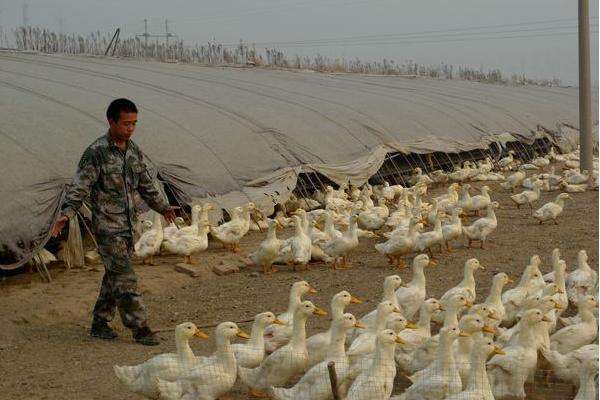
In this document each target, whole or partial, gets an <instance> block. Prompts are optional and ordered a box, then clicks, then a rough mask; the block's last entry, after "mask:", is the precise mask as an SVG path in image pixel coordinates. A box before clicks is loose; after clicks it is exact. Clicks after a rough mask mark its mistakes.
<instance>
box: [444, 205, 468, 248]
mask: <svg viewBox="0 0 600 400" xmlns="http://www.w3.org/2000/svg"><path fill="white" fill-rule="evenodd" d="M461 213H462V208H460V207H453V208H452V215H451V217H450V222H449V223H446V224H444V225H442V235H443V237H444V242H445V244H446V250H448V251H449V252H452V251H454V250H453V249H452V247H450V242H451V241H452V240H456V239H460V238H461V237H462V234H463V231H462V228H463V225H462V220H461V219H460V214H461Z"/></svg>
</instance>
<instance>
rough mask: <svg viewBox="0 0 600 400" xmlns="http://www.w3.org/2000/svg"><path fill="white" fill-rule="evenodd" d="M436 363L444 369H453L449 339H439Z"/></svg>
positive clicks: (450, 340)
mask: <svg viewBox="0 0 600 400" xmlns="http://www.w3.org/2000/svg"><path fill="white" fill-rule="evenodd" d="M438 362H439V363H440V365H441V366H443V367H445V368H453V366H454V354H453V352H452V339H451V338H449V337H441V338H440V347H439V349H438Z"/></svg>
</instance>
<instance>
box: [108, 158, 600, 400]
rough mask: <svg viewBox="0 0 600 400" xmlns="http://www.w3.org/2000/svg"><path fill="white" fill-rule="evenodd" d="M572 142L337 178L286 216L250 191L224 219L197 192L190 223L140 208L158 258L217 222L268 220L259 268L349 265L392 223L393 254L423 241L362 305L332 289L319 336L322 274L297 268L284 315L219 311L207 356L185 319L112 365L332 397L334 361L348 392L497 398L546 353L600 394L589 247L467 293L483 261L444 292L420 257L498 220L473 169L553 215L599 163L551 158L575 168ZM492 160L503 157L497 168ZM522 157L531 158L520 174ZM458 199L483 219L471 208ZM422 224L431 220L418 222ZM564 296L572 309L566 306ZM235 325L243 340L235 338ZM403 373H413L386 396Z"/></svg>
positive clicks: (201, 242)
mask: <svg viewBox="0 0 600 400" xmlns="http://www.w3.org/2000/svg"><path fill="white" fill-rule="evenodd" d="M577 157H578V155H577V153H571V154H567V155H558V154H555V153H554V152H553V151H552V152H551V153H550V154H548V155H547V156H546V157H537V158H535V159H534V160H532V162H531V163H529V164H522V165H520V166H519V165H518V160H516V159H515V158H513V153H512V152H510V153H509V154H508V156H507V157H505V158H503V159H501V160H499V161H498V162H497V163H495V164H494V163H492V162H491V160H490V159H486V160H484V161H480V162H478V163H473V162H465V163H464V164H463V166H462V167H461V168H458V169H456V170H455V171H454V172H451V173H446V172H443V171H434V172H433V173H430V174H424V173H423V171H421V170H420V169H417V170H415V174H414V176H413V177H412V179H411V181H412V183H413V186H411V187H403V186H401V185H390V184H389V183H387V182H385V183H384V184H383V185H379V186H371V185H369V184H365V185H364V186H363V187H362V188H357V187H355V186H350V185H347V186H346V187H341V188H340V189H337V190H336V189H334V188H333V187H331V186H328V187H326V188H325V190H324V191H323V192H322V193H321V192H317V193H315V195H314V199H297V198H293V199H291V202H293V204H295V205H296V206H297V207H296V208H295V210H293V211H292V212H291V214H290V215H291V217H288V216H286V214H285V213H284V212H278V213H277V214H276V215H275V217H274V218H273V219H268V218H266V217H264V215H261V213H259V212H258V210H256V207H255V205H254V204H252V203H248V204H246V205H244V206H242V207H238V208H235V209H233V210H231V211H230V212H229V215H230V216H231V220H230V221H229V222H226V223H223V224H222V225H219V226H213V225H212V224H211V223H210V222H209V218H208V212H209V211H210V210H211V209H212V207H213V206H212V205H211V204H204V205H199V206H195V207H193V208H192V223H191V225H189V226H186V225H185V224H184V223H183V220H181V219H177V220H176V221H175V222H174V223H173V224H171V225H169V226H167V227H165V228H164V229H163V227H162V224H161V220H160V217H159V216H155V217H154V218H153V221H152V222H150V221H144V222H143V223H142V229H143V230H142V234H141V237H140V239H139V240H138V242H137V243H136V248H135V250H136V253H137V254H138V255H139V256H140V257H141V258H142V259H143V260H144V262H150V263H152V257H153V256H154V255H156V254H158V253H159V252H161V251H162V252H165V253H173V254H178V255H181V256H183V257H185V261H186V262H188V263H192V262H193V261H192V259H191V257H192V256H193V255H194V254H198V253H200V252H202V251H204V250H206V248H207V247H208V235H209V234H210V235H211V236H212V237H213V238H214V239H215V240H217V241H219V242H221V243H222V244H223V245H224V246H225V247H227V248H230V249H231V250H232V251H236V252H237V251H239V249H240V247H239V243H240V241H241V240H242V238H243V237H244V236H245V235H246V234H247V233H248V232H249V231H250V230H252V229H255V228H259V229H261V230H263V229H267V230H268V232H267V235H266V238H265V239H264V240H263V241H262V242H261V243H260V245H259V246H258V248H257V249H256V250H255V251H254V252H253V253H251V254H250V255H249V256H248V259H249V263H252V264H254V265H256V266H259V267H260V268H262V270H263V272H264V273H266V274H268V273H272V272H275V271H276V269H275V268H274V267H273V265H274V264H281V265H288V266H290V267H293V268H294V269H297V268H307V266H308V264H309V262H311V261H320V262H326V263H329V264H330V265H331V266H332V268H334V269H338V268H348V267H350V262H349V260H348V254H349V253H350V252H351V251H352V250H354V249H355V248H356V247H357V246H358V245H359V239H360V238H361V237H371V238H373V237H383V238H384V239H385V241H383V242H381V243H378V244H376V245H375V249H376V250H377V251H378V252H379V253H381V254H382V255H385V256H386V257H387V259H388V261H389V262H390V264H392V265H396V266H398V267H402V266H404V265H405V264H406V262H405V260H404V258H405V257H407V256H410V255H415V256H414V258H413V260H412V271H413V275H412V279H411V281H410V282H409V283H407V284H404V283H402V280H401V278H400V277H399V276H397V275H391V276H389V277H387V278H386V279H385V281H384V284H383V296H382V298H381V303H379V304H378V306H377V307H375V309H373V310H372V311H371V312H369V313H367V314H365V315H364V316H363V317H362V318H360V319H357V318H355V317H354V316H353V315H352V314H349V313H346V312H345V308H346V307H347V306H349V305H350V304H353V303H359V302H360V300H359V299H357V298H356V297H354V296H352V295H351V294H350V293H348V292H347V291H342V292H340V293H338V294H336V295H335V296H333V298H332V300H331V318H332V323H331V326H330V328H329V329H328V330H327V331H324V332H320V333H317V334H316V335H314V336H311V337H307V335H306V328H305V326H306V323H307V320H308V319H309V318H310V316H311V315H324V314H325V312H324V311H322V310H321V309H319V308H318V307H316V306H315V305H313V304H312V303H311V302H310V301H304V300H303V299H302V297H303V296H304V295H306V294H309V293H311V292H314V289H313V288H312V287H311V286H310V285H309V284H308V283H306V282H297V283H295V284H294V285H293V286H292V289H291V291H290V299H289V304H288V309H287V311H286V312H285V313H283V314H281V315H278V316H275V315H274V314H272V313H270V312H264V313H261V314H258V315H257V316H256V318H255V322H254V324H253V326H252V332H251V335H247V334H245V333H244V332H243V331H241V330H240V329H239V328H238V327H237V325H236V324H235V323H232V322H225V323H222V324H220V325H219V326H218V327H217V329H216V332H215V336H216V339H215V340H216V351H215V353H214V354H213V356H211V357H196V356H194V355H193V353H192V351H191V349H190V347H189V344H188V341H189V340H190V339H191V337H193V335H194V334H196V335H197V336H204V335H203V334H202V333H200V331H199V330H198V329H197V328H195V326H194V325H193V324H191V323H185V324H181V325H179V326H177V328H176V335H175V336H176V348H177V353H176V354H163V355H160V356H157V357H154V358H152V359H150V360H148V361H147V362H145V363H143V364H140V365H138V366H134V367H117V366H115V373H116V374H117V376H118V378H119V379H120V380H121V381H122V382H123V383H124V384H125V385H126V386H127V387H128V388H129V389H130V390H131V391H133V392H136V393H139V394H142V395H144V396H146V397H148V398H165V399H203V400H204V399H216V398H218V397H220V396H222V395H224V394H226V393H227V392H228V391H230V390H231V388H232V387H233V385H234V384H235V382H236V380H238V378H239V381H241V382H242V383H243V384H244V385H246V386H247V387H248V388H249V390H250V392H251V394H253V395H256V396H267V395H268V396H270V397H272V398H275V399H330V398H332V393H331V387H330V382H329V376H328V371H327V363H328V362H329V361H333V362H335V365H336V372H337V375H338V376H337V378H338V379H337V380H338V384H339V385H338V390H339V392H340V394H341V396H342V398H344V399H372V400H379V399H382V400H387V399H390V398H392V399H427V400H429V399H465V400H470V399H485V400H490V399H505V398H506V399H508V398H519V399H522V398H524V396H525V391H524V390H525V384H526V383H527V382H532V379H533V377H534V374H535V372H536V370H538V369H550V368H551V369H552V370H553V374H554V375H555V376H556V377H557V378H558V379H560V380H563V381H566V382H569V383H571V384H572V385H573V386H574V387H575V388H577V390H578V394H577V399H592V398H593V399H595V398H596V397H595V396H597V394H596V392H595V388H596V386H594V384H593V381H594V379H595V376H596V375H597V372H598V345H597V344H596V340H597V331H598V329H597V307H598V300H597V291H598V282H597V272H596V271H595V270H594V269H592V268H591V267H590V266H589V265H588V264H587V254H586V253H585V251H583V250H582V251H581V252H580V253H579V255H578V258H577V268H576V269H574V270H573V271H571V272H570V273H567V268H566V262H565V261H564V260H562V259H561V258H560V252H559V250H558V249H556V250H555V251H554V252H553V253H552V259H551V260H552V261H551V263H552V268H553V271H552V272H551V273H550V274H547V275H542V273H541V270H540V266H541V264H542V262H541V258H540V257H539V256H537V255H534V256H532V257H531V260H530V262H529V264H528V265H527V266H526V267H525V268H524V271H523V274H522V276H521V279H520V281H519V282H518V283H517V285H516V286H515V287H513V288H511V289H509V290H506V291H504V287H505V285H507V284H510V283H512V280H511V278H510V277H508V276H507V275H506V274H505V273H502V272H501V273H498V274H496V275H495V276H494V278H493V281H492V287H491V289H490V293H489V295H488V296H487V298H486V299H485V301H484V302H483V303H481V304H474V302H475V300H476V297H477V296H476V295H477V290H476V271H477V270H479V269H483V266H482V265H481V264H480V263H479V261H478V260H476V259H469V260H467V261H466V262H465V264H464V276H463V280H462V281H461V282H459V283H458V284H457V285H456V286H454V287H452V288H450V289H449V290H447V291H446V292H445V293H444V294H443V295H442V296H441V297H440V298H439V300H437V299H434V298H428V296H427V293H426V278H425V276H426V269H427V268H428V267H430V266H434V265H436V262H435V261H434V256H435V254H434V253H435V252H440V251H443V250H444V249H445V250H447V251H453V247H452V244H453V243H454V242H456V241H458V240H465V241H466V243H467V245H468V246H469V247H470V246H471V245H472V243H473V242H479V244H480V246H481V247H482V248H483V247H484V246H485V243H486V240H487V239H488V237H489V236H490V235H492V234H493V232H494V231H495V230H496V228H497V224H498V221H497V218H496V214H495V210H496V209H497V208H498V207H499V203H498V202H497V201H494V200H493V199H492V198H491V193H492V191H491V190H490V188H489V187H488V186H483V187H482V188H481V192H480V193H476V194H472V193H471V191H470V190H471V187H470V185H469V184H468V183H466V182H468V181H486V180H488V181H493V180H501V181H503V182H502V183H501V186H502V187H503V188H505V189H507V190H511V191H515V189H517V188H519V187H523V189H524V190H523V191H522V192H520V193H517V194H515V195H513V196H511V200H512V201H513V203H514V204H516V206H517V207H520V206H521V205H525V206H528V207H529V208H530V209H531V211H532V217H533V218H535V219H536V220H537V221H538V222H539V223H540V224H541V223H543V222H546V221H553V222H554V223H558V217H559V216H560V214H561V213H562V210H563V207H564V201H565V200H566V199H569V198H570V196H569V195H568V194H567V192H569V193H577V192H580V191H585V190H591V189H597V172H595V171H594V172H593V173H582V174H581V173H578V172H577V171H575V170H571V169H567V170H565V171H564V172H563V174H562V175H556V169H555V167H554V166H551V165H550V162H551V161H556V162H562V163H564V164H566V165H569V166H570V167H571V168H575V167H572V166H571V164H573V165H574V163H575V161H577V160H578V158H577ZM569 161H571V163H570V164H569ZM548 166H550V170H549V171H548V172H545V173H544V172H543V170H544V169H545V168H546V167H548ZM494 168H497V169H499V171H496V172H493V169H494ZM500 171H501V172H500ZM528 171H535V173H534V174H533V175H530V176H527V172H528ZM540 171H542V173H538V172H540ZM505 173H508V174H509V175H508V176H504V174H505ZM448 182H450V183H449V185H448V186H447V189H446V190H445V193H444V194H443V195H440V196H437V197H427V192H428V187H429V186H430V185H432V184H445V183H448ZM553 190H562V192H561V193H559V194H557V196H556V198H555V199H554V201H551V202H548V203H546V204H544V205H542V206H541V207H539V208H538V209H537V210H534V208H535V207H536V203H537V202H538V201H539V199H540V197H541V193H542V192H546V191H553ZM308 200H310V201H308ZM290 204H291V203H288V204H286V208H287V209H288V210H289V209H290V208H292V207H290ZM482 212H483V213H484V214H483V215H481V213H482ZM253 215H254V216H256V215H258V216H259V220H258V221H256V220H254V221H253V219H252V217H253ZM465 215H472V216H473V217H475V218H476V219H475V220H473V221H472V222H471V223H470V224H463V219H462V218H463V217H464V216H465ZM288 226H293V227H294V234H293V235H292V236H291V237H289V238H288V239H285V240H283V239H279V238H278V237H277V228H280V227H288ZM426 226H428V227H430V228H429V229H430V230H427V231H425V230H424V228H425V227H426ZM338 227H341V228H342V230H338ZM422 252H426V253H427V254H419V253H422ZM569 306H570V307H574V308H576V310H577V313H576V315H573V316H571V317H564V316H563V313H564V312H565V310H566V309H567V308H568V307H569ZM413 321H414V322H413ZM434 324H441V325H442V327H441V329H440V330H439V332H438V333H437V334H433V332H432V325H434ZM236 336H237V337H241V338H246V339H249V340H248V342H247V343H240V344H233V345H232V344H231V343H230V342H231V340H232V339H233V338H235V337H236ZM490 357H491V359H490ZM575 371H581V373H579V372H575ZM398 373H399V374H401V375H402V376H403V377H406V378H407V379H409V381H410V382H411V385H410V386H409V387H408V388H406V389H405V390H404V391H403V393H402V394H400V395H398V396H394V397H390V396H392V392H393V389H394V382H395V377H396V375H397V374H398ZM294 382H295V384H294V385H292V386H290V384H293V383H294ZM590 382H591V383H590Z"/></svg>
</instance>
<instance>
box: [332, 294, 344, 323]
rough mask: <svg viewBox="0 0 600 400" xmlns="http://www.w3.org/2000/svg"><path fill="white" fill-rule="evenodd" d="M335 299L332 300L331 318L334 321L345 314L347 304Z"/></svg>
mask: <svg viewBox="0 0 600 400" xmlns="http://www.w3.org/2000/svg"><path fill="white" fill-rule="evenodd" d="M336 300H337V299H334V300H333V301H332V302H331V318H332V321H336V320H338V319H340V318H342V317H343V316H344V311H345V310H346V305H345V304H344V303H343V302H341V301H336Z"/></svg>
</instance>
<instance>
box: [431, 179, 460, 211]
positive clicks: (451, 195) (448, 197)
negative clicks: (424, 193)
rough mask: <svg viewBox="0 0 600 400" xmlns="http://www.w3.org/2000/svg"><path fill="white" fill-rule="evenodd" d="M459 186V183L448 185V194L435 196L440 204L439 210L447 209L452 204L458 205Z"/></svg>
mask: <svg viewBox="0 0 600 400" xmlns="http://www.w3.org/2000/svg"><path fill="white" fill-rule="evenodd" d="M458 188H459V185H458V183H452V184H450V185H449V186H448V189H447V193H446V194H443V195H441V196H437V197H434V200H436V202H437V205H438V210H440V211H446V210H448V208H449V207H450V206H453V205H456V203H457V202H458Z"/></svg>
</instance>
